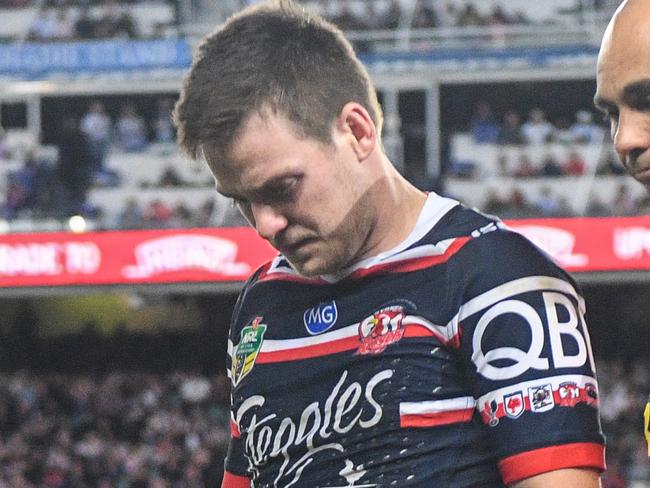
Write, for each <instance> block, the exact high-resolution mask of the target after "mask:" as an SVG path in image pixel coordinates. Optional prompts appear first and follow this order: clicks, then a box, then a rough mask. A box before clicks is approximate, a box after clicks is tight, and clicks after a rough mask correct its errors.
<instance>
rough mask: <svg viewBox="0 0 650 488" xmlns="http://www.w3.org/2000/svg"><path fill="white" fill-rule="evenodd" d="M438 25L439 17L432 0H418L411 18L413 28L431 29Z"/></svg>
mask: <svg viewBox="0 0 650 488" xmlns="http://www.w3.org/2000/svg"><path fill="white" fill-rule="evenodd" d="M437 25H438V17H437V16H436V11H435V9H434V8H433V2H432V1H431V0H416V2H415V7H414V9H413V16H412V18H411V28H413V29H430V28H432V27H436V26H437Z"/></svg>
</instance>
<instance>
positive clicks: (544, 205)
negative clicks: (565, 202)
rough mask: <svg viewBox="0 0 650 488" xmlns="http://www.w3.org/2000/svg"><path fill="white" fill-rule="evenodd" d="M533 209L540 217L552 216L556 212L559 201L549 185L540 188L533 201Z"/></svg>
mask: <svg viewBox="0 0 650 488" xmlns="http://www.w3.org/2000/svg"><path fill="white" fill-rule="evenodd" d="M534 208H535V210H536V211H537V212H538V213H539V214H541V216H542V217H552V216H554V215H557V214H558V211H559V209H560V202H559V200H558V199H557V197H556V196H555V195H553V192H551V189H550V188H549V187H547V186H546V187H544V188H542V190H541V192H540V195H539V198H537V200H535V203H534Z"/></svg>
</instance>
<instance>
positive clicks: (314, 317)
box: [302, 300, 339, 335]
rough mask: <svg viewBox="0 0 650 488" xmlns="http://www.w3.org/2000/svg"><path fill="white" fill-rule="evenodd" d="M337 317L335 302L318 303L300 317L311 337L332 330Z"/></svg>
mask: <svg viewBox="0 0 650 488" xmlns="http://www.w3.org/2000/svg"><path fill="white" fill-rule="evenodd" d="M338 317H339V313H338V310H337V309H336V302H335V301H334V300H332V301H331V302H327V303H319V304H318V305H316V306H315V307H312V308H309V309H307V310H305V313H304V314H303V316H302V319H303V322H304V323H305V327H306V328H307V332H309V333H310V334H311V335H316V334H322V333H323V332H325V331H326V330H329V329H330V328H332V326H333V325H334V324H335V323H336V320H337V319H338Z"/></svg>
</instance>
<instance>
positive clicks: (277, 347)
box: [260, 315, 453, 353]
mask: <svg viewBox="0 0 650 488" xmlns="http://www.w3.org/2000/svg"><path fill="white" fill-rule="evenodd" d="M359 324H360V323H359V322H357V323H356V324H352V325H347V326H345V327H342V328H341V329H337V330H333V331H331V332H326V333H324V334H321V335H317V336H307V337H299V338H296V339H280V340H275V339H265V340H264V342H263V343H262V348H261V349H260V352H264V353H267V352H275V351H287V350H291V349H299V348H302V347H308V346H315V345H319V344H326V343H328V342H333V341H337V340H340V339H349V338H351V337H358V335H359ZM402 325H403V326H405V327H407V326H409V325H420V326H422V327H424V328H426V329H428V330H430V331H431V332H432V333H433V334H435V335H436V336H438V337H439V338H440V339H444V340H445V341H449V340H450V339H451V338H452V337H453V329H449V328H448V327H445V326H444V325H436V324H434V323H432V322H429V321H428V320H426V319H424V318H422V317H417V316H414V315H407V316H405V317H404V318H403V319H402ZM450 334H451V335H450Z"/></svg>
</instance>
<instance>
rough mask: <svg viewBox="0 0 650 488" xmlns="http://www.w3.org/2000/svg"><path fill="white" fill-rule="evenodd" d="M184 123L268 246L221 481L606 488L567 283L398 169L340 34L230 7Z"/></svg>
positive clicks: (184, 139) (235, 386)
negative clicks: (273, 253) (272, 251)
mask: <svg viewBox="0 0 650 488" xmlns="http://www.w3.org/2000/svg"><path fill="white" fill-rule="evenodd" d="M175 120H176V123H177V125H178V128H179V135H180V140H181V144H182V145H183V147H184V148H185V149H186V150H187V151H188V153H189V154H190V155H192V156H193V157H205V159H206V161H207V164H208V165H209V167H210V169H211V170H212V173H213V174H214V176H215V180H216V184H217V190H218V191H219V192H220V193H222V194H223V195H227V196H230V197H231V198H232V199H233V200H234V202H235V203H236V204H237V206H238V207H239V208H240V210H241V211H242V213H243V214H244V216H245V217H246V218H247V219H248V221H249V222H250V224H251V225H252V226H253V227H254V228H255V229H256V230H257V232H258V233H259V235H260V236H262V237H263V238H264V239H266V240H268V241H269V242H270V243H271V244H272V245H273V246H274V247H275V248H276V249H278V250H279V251H280V255H278V256H277V258H275V259H274V260H273V261H271V262H269V263H266V264H265V265H263V266H262V267H261V268H260V269H258V270H257V271H256V272H255V273H254V274H253V276H252V277H251V278H250V279H249V281H248V282H247V283H246V284H245V286H244V289H243V291H242V293H241V295H240V299H239V301H238V304H237V306H236V307H235V310H234V313H233V319H232V322H231V329H230V340H229V345H228V366H229V376H230V379H231V381H232V392H231V416H232V422H231V442H230V447H229V451H228V455H227V459H226V474H225V477H224V481H223V485H222V486H223V487H224V488H244V487H249V486H256V487H303V488H315V487H332V488H334V487H343V486H346V487H357V488H361V487H367V488H371V487H376V488H379V487H392V486H399V487H400V488H401V487H420V488H430V487H450V488H460V487H479V486H481V487H503V486H505V485H509V486H517V487H521V488H537V487H549V486H561V487H580V488H593V487H597V486H598V484H599V482H598V478H599V476H598V472H599V471H602V470H603V469H604V459H603V438H602V434H601V432H600V428H599V422H598V409H597V407H598V387H597V383H596V379H595V373H594V366H593V357H592V353H591V347H590V345H589V337H588V333H587V329H586V324H585V322H584V314H585V310H584V300H583V299H582V298H581V297H580V295H579V292H578V291H577V290H576V285H575V283H574V282H573V281H572V279H571V278H570V277H569V276H568V275H567V274H566V273H564V272H563V271H562V270H560V269H559V268H558V267H557V266H556V265H555V264H553V263H552V262H551V261H550V260H549V259H548V258H547V257H545V256H544V255H543V254H542V253H541V252H540V251H539V250H537V248H535V247H534V246H533V245H532V244H531V243H530V242H529V241H527V240H525V239H524V238H523V237H522V236H520V235H518V234H515V233H513V232H510V231H509V230H507V229H506V228H505V226H504V225H503V224H502V223H501V222H500V221H498V220H496V219H493V218H490V217H487V216H484V215H482V214H480V213H478V212H475V211H473V210H470V209H468V208H465V207H463V206H462V205H460V204H459V203H458V202H457V201H455V200H452V199H448V198H443V197H441V196H439V195H436V194H435V193H428V194H427V193H424V192H421V191H420V190H418V189H417V188H415V187H414V186H412V185H411V184H410V183H408V182H407V181H406V180H405V179H404V178H403V177H402V175H400V174H399V173H398V172H397V170H396V169H395V167H394V166H393V165H392V164H391V162H390V161H389V160H388V158H387V156H386V154H385V152H384V149H383V146H382V144H381V135H380V133H381V110H380V108H379V106H378V105H377V102H376V97H375V94H374V88H373V87H372V84H371V83H370V80H369V77H368V74H367V73H366V71H365V69H364V68H363V66H362V65H361V63H360V62H359V61H358V59H357V58H356V56H355V55H354V52H353V50H352V48H351V47H350V44H349V43H348V42H347V41H346V40H345V38H344V37H343V35H342V34H341V32H340V31H339V30H338V29H336V28H335V27H333V26H332V25H330V24H328V23H327V22H325V21H323V20H322V19H320V18H318V17H316V16H312V15H310V14H308V13H306V12H305V11H303V10H302V8H300V7H299V6H297V5H296V4H294V3H292V2H289V1H283V0H280V1H276V2H269V3H265V4H262V5H260V6H256V7H253V8H251V9H248V10H245V11H243V12H242V13H240V14H238V15H236V16H235V17H233V18H231V19H230V20H229V21H227V22H226V24H225V25H224V26H222V27H221V28H220V29H219V30H217V31H216V32H215V33H213V34H211V35H210V36H208V37H207V39H206V40H205V41H204V42H203V43H202V44H201V46H200V47H199V50H198V54H197V56H196V58H195V60H194V63H193V66H192V68H191V69H190V73H189V74H188V76H187V78H186V80H185V83H184V86H183V91H182V94H181V99H180V101H179V103H178V105H177V108H176V112H175Z"/></svg>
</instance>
